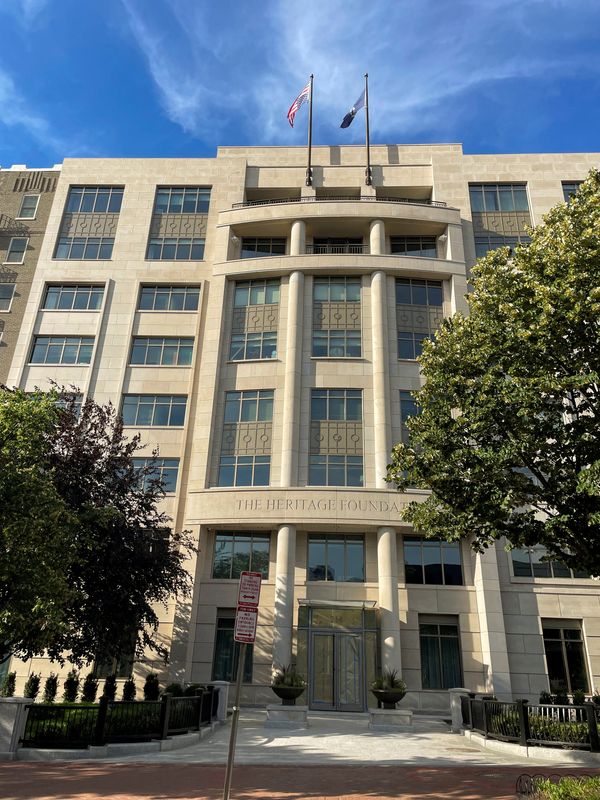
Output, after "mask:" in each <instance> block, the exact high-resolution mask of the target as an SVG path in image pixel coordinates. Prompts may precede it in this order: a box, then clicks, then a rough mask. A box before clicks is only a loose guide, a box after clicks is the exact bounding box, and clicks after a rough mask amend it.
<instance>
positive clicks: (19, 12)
mask: <svg viewBox="0 0 600 800" xmlns="http://www.w3.org/2000/svg"><path fill="white" fill-rule="evenodd" d="M47 6H48V0H3V10H4V11H7V12H8V13H10V14H11V15H12V16H13V17H14V18H15V19H16V20H17V22H18V23H19V24H20V25H21V26H22V27H23V28H26V29H29V28H31V27H33V26H35V25H36V24H37V22H38V21H39V20H40V17H41V16H42V12H43V11H44V10H45V9H46V7H47Z"/></svg>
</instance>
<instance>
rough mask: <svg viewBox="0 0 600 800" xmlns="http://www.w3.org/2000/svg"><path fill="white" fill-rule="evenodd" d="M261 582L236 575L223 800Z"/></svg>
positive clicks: (228, 783)
mask: <svg viewBox="0 0 600 800" xmlns="http://www.w3.org/2000/svg"><path fill="white" fill-rule="evenodd" d="M261 580H262V575H261V574H260V572H242V574H241V575H240V586H239V590H238V603H237V610H236V614H235V628H234V631H233V639H234V641H235V642H239V643H240V651H239V659H238V665H237V675H236V680H235V695H234V699H233V714H232V717H231V733H230V735H229V752H228V754H227V768H226V770H225V786H224V787H223V800H229V793H230V791H231V778H232V777H233V762H234V759H235V742H236V738H237V729H238V721H239V717H240V694H241V691H242V678H243V675H244V662H245V660H246V648H247V646H248V645H249V644H252V643H253V642H254V640H255V638H256V622H257V618H258V601H259V599H260V584H261Z"/></svg>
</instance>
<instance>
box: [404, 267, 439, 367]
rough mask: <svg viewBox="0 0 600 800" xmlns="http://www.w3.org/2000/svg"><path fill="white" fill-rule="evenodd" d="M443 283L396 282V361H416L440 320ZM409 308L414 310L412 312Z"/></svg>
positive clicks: (413, 280)
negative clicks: (399, 359) (398, 359)
mask: <svg viewBox="0 0 600 800" xmlns="http://www.w3.org/2000/svg"><path fill="white" fill-rule="evenodd" d="M442 305H443V296H442V282H441V281H427V280H417V279H412V278H396V316H397V324H398V358H402V359H411V360H412V359H415V358H418V357H419V356H420V355H421V354H422V352H423V342H424V341H425V340H426V339H433V337H434V330H435V329H436V328H437V326H438V324H439V321H440V319H441V316H442ZM411 306H413V307H415V306H416V308H411Z"/></svg>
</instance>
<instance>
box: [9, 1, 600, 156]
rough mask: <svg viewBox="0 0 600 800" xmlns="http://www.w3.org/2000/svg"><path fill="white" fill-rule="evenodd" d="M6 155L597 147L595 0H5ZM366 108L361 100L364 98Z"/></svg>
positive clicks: (599, 26)
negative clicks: (437, 145)
mask: <svg viewBox="0 0 600 800" xmlns="http://www.w3.org/2000/svg"><path fill="white" fill-rule="evenodd" d="M0 33H1V41H2V47H1V48H0V164H1V165H2V166H8V165H10V164H13V163H27V164H28V165H29V166H38V167H39V166H48V165H51V164H54V163H56V162H60V161H62V159H63V158H64V157H66V156H90V157H93V156H130V157H132V156H173V157H178V156H212V155H214V153H215V150H216V147H217V145H219V144H229V145H244V144H251V145H259V144H265V145H277V144H280V145H281V144H284V145H289V144H304V143H305V140H306V107H305V108H303V109H302V110H301V111H300V112H299V115H298V117H297V120H296V127H295V128H294V129H293V130H292V129H291V128H290V127H289V125H288V122H287V120H286V113H287V109H288V107H289V105H290V104H291V102H292V100H293V99H294V97H295V96H296V94H298V92H299V91H300V89H301V88H302V87H303V86H304V84H305V83H306V81H307V79H308V75H309V73H310V72H314V74H315V93H314V132H313V141H314V143H315V144H343V143H357V142H360V141H362V140H363V137H364V124H363V120H362V118H361V119H357V120H355V121H354V123H353V124H352V126H351V127H350V128H349V129H347V130H341V129H340V128H339V124H340V121H341V119H342V117H343V116H344V114H345V112H346V111H347V110H348V108H349V106H351V105H352V103H353V102H354V101H355V100H356V98H357V96H358V95H359V93H360V91H361V88H362V76H363V74H364V72H365V71H368V72H369V75H370V78H369V90H370V122H371V141H372V142H373V143H375V142H382V143H396V142H400V143H408V142H463V144H464V148H465V151H466V152H469V153H485V152H540V151H547V152H548V151H550V152H551V151H557V152H558V151H588V152H589V151H598V150H600V141H599V132H600V102H599V101H600V2H599V1H598V0H385V2H384V0H0ZM361 114H362V112H361Z"/></svg>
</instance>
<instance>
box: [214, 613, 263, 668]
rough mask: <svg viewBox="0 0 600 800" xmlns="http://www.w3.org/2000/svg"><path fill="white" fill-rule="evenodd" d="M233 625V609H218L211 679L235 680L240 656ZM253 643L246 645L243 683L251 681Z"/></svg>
mask: <svg viewBox="0 0 600 800" xmlns="http://www.w3.org/2000/svg"><path fill="white" fill-rule="evenodd" d="M234 627H235V611H234V610H233V609H231V610H229V609H219V610H218V611H217V625H216V630H215V650H214V654H213V670H212V679H213V681H235V679H236V675H237V668H238V663H239V658H240V643H239V642H236V641H234V639H233V629H234ZM252 657H253V645H251V644H249V645H247V646H246V659H245V661H244V674H243V679H244V682H245V683H251V681H252Z"/></svg>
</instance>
